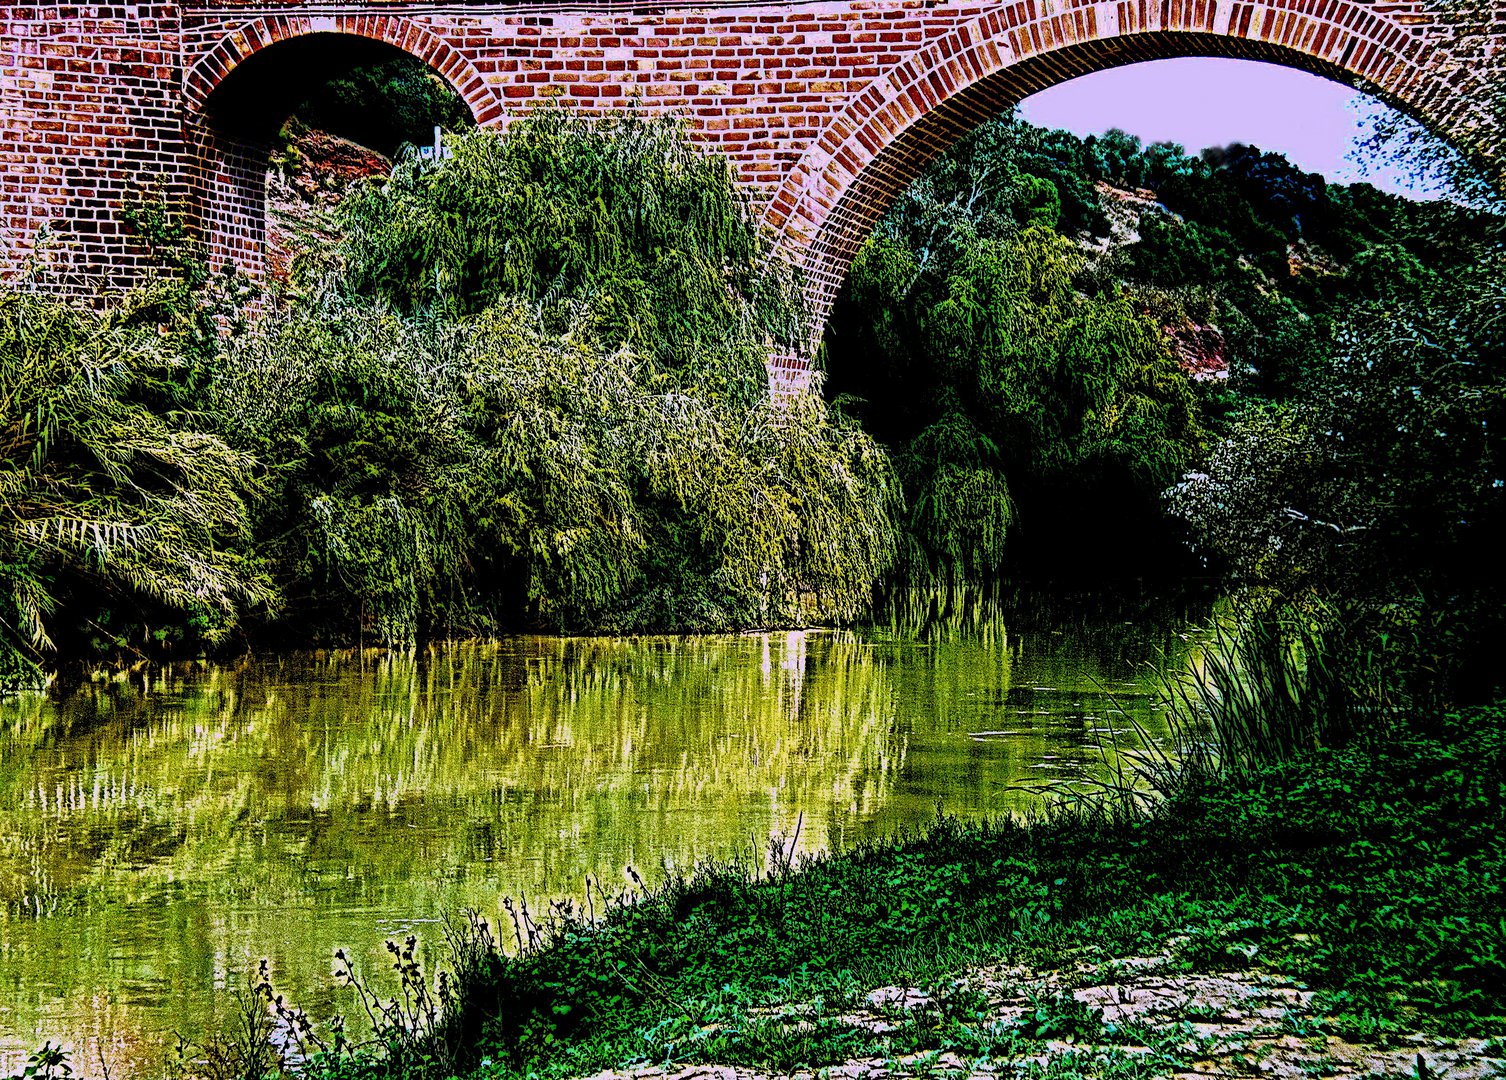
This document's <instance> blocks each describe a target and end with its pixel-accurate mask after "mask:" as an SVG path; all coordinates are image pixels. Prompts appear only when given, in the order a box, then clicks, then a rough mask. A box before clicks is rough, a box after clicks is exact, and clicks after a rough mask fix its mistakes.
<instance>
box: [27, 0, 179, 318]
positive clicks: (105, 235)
mask: <svg viewBox="0 0 1506 1080" xmlns="http://www.w3.org/2000/svg"><path fill="white" fill-rule="evenodd" d="M181 27H182V17H181V13H180V11H179V8H178V6H177V5H175V4H129V5H116V6H104V5H70V6H63V5H57V4H45V5H30V6H25V7H9V6H6V7H0V228H3V230H4V233H3V236H4V239H3V244H0V271H10V272H13V271H14V270H16V269H17V268H18V267H19V266H20V265H21V264H22V263H23V261H24V259H25V256H26V253H27V252H28V251H29V250H31V248H32V245H33V243H34V241H35V239H36V237H37V234H38V232H39V231H40V230H41V229H42V228H43V226H48V227H49V228H50V231H51V232H52V233H53V234H54V236H55V238H56V244H57V246H56V247H55V249H54V251H53V254H52V257H51V262H52V263H53V264H54V265H55V266H56V267H57V269H58V270H59V272H60V273H61V275H62V278H61V280H62V281H63V282H64V283H66V284H68V285H69V286H71V287H74V288H81V287H82V288H88V287H90V286H92V285H93V284H95V283H105V284H107V283H114V282H118V281H120V280H126V279H129V278H130V277H132V276H133V275H134V274H135V273H136V272H137V270H138V269H139V267H140V266H141V264H142V262H143V261H144V258H145V255H144V253H143V252H142V251H141V250H140V248H139V246H138V245H136V244H135V243H133V242H132V240H131V238H130V237H128V236H127V235H126V234H125V230H124V227H123V225H122V224H121V221H120V217H119V207H120V204H121V202H122V200H123V199H125V198H127V197H129V196H130V195H131V194H132V193H133V192H137V191H139V190H141V189H142V187H143V186H147V185H157V184H158V183H159V182H160V185H161V186H162V187H163V188H164V190H165V191H166V192H167V193H168V194H169V195H173V196H178V197H181V196H182V195H183V194H184V193H185V186H184V185H185V183H186V176H187V172H186V168H185V160H186V159H185V154H184V144H183V139H182V132H183V122H182V100H183V97H182V91H181V85H182V43H181V37H180V33H181Z"/></svg>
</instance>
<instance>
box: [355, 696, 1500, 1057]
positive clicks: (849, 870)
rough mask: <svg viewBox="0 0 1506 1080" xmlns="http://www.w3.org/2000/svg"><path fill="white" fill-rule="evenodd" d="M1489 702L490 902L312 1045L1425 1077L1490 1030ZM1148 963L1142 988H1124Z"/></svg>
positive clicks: (1495, 727)
mask: <svg viewBox="0 0 1506 1080" xmlns="http://www.w3.org/2000/svg"><path fill="white" fill-rule="evenodd" d="M1503 719H1506V713H1503V711H1502V710H1501V709H1500V708H1491V709H1480V710H1475V711H1472V712H1469V713H1466V714H1464V715H1462V716H1455V717H1450V718H1448V719H1446V720H1443V721H1439V722H1438V723H1437V724H1434V725H1429V726H1428V728H1427V729H1426V730H1414V731H1411V732H1406V733H1400V734H1397V735H1395V736H1393V737H1392V738H1390V739H1388V740H1387V741H1385V742H1383V743H1378V744H1376V745H1373V746H1369V747H1356V748H1353V749H1349V750H1346V751H1343V752H1336V751H1320V752H1316V753H1311V754H1307V755H1304V756H1302V757H1300V758H1298V759H1296V760H1294V761H1292V762H1289V763H1286V764H1283V765H1280V766H1275V767H1271V768H1268V769H1265V770H1263V771H1260V772H1258V773H1257V774H1255V775H1254V776H1252V777H1251V778H1250V779H1248V780H1246V781H1243V782H1240V783H1237V784H1231V785H1224V786H1219V787H1204V788H1189V789H1187V790H1183V791H1181V792H1178V793H1176V794H1175V795H1174V796H1173V797H1172V798H1171V799H1170V800H1169V801H1167V802H1166V803H1165V804H1164V805H1163V806H1161V807H1160V808H1159V809H1158V810H1157V811H1156V812H1155V813H1154V814H1153V815H1151V816H1149V817H1145V818H1138V819H1134V820H1115V819H1113V818H1111V817H1109V816H1105V815H1102V814H1094V813H1092V812H1091V811H1088V810H1084V809H1081V808H1080V809H1078V810H1077V811H1065V810H1063V811H1059V812H1056V813H1053V814H1049V815H1044V816H1041V817H1038V818H1036V819H1034V820H1030V821H1025V822H1015V821H1000V822H996V823H992V824H968V823H963V822H958V821H955V820H951V819H941V820H938V821H937V823H936V824H935V825H934V826H933V827H932V828H931V829H929V830H928V831H927V832H925V833H924V834H923V835H919V836H914V837H910V838H905V839H901V840H899V841H896V842H892V843H886V844H875V845H869V846H864V847H860V848H857V849H855V850H851V851H848V852H846V853H844V854H840V855H836V856H831V857H827V858H821V859H816V860H812V861H809V862H806V863H804V864H801V865H798V866H797V865H792V864H791V862H790V861H789V860H786V859H782V858H781V857H780V856H779V854H778V849H777V848H776V849H775V850H773V851H772V852H771V859H770V865H769V867H767V868H760V869H759V871H758V873H756V874H753V873H750V868H749V867H747V866H741V865H725V864H722V865H706V866H703V867H701V868H700V869H699V870H697V871H696V872H695V873H693V874H689V875H684V876H680V877H675V878H672V879H671V880H669V881H667V882H665V883H663V884H661V885H659V886H657V887H654V888H647V889H644V890H642V891H641V892H640V893H639V894H638V895H636V896H633V897H630V898H627V899H625V900H623V899H611V898H609V897H607V896H605V895H601V894H600V893H598V895H597V896H596V897H595V898H594V899H592V900H591V901H590V902H588V904H587V905H586V906H585V907H584V908H582V907H580V906H569V905H566V906H557V907H555V908H554V909H552V910H551V911H549V912H547V913H544V914H542V915H539V914H533V915H529V914H526V913H524V912H523V911H522V910H521V909H519V914H518V919H517V923H516V927H515V933H516V935H517V940H518V942H519V943H521V944H523V945H524V946H525V948H524V949H523V951H522V954H521V955H519V956H514V957H509V956H506V955H504V954H503V953H502V952H501V951H499V950H497V949H496V948H494V947H491V946H490V945H489V944H487V943H486V942H485V941H482V940H480V939H478V938H477V937H476V935H475V933H474V931H472V932H470V933H468V934H462V935H461V939H462V949H461V957H462V960H463V964H462V970H461V972H460V977H459V979H458V981H457V982H455V983H452V984H450V985H451V988H452V989H451V993H452V995H453V997H452V999H451V1002H452V1004H451V1008H450V1009H449V1011H448V1013H447V1014H446V1017H445V1018H444V1019H443V1020H440V1021H436V1022H434V1023H432V1024H429V1025H427V1026H425V1025H420V1027H424V1028H425V1030H423V1031H422V1032H421V1033H419V1034H418V1035H416V1036H407V1037H404V1036H402V1035H401V1033H400V1032H399V1031H398V1029H397V1028H396V1027H394V1028H392V1029H390V1030H389V1031H388V1036H389V1039H390V1041H389V1046H388V1052H387V1053H385V1054H383V1055H382V1056H381V1058H380V1060H374V1059H370V1058H367V1059H364V1060H361V1059H359V1058H354V1059H353V1058H351V1057H350V1056H349V1055H348V1054H342V1055H340V1056H339V1057H338V1059H337V1060H329V1061H326V1065H327V1067H328V1069H329V1071H330V1072H331V1073H332V1074H334V1073H339V1074H342V1075H348V1074H349V1072H350V1071H351V1069H352V1068H353V1067H359V1068H358V1071H361V1072H366V1073H368V1074H370V1075H384V1076H415V1077H416V1076H429V1075H435V1076H441V1075H451V1074H472V1075H477V1076H525V1075H526V1076H535V1077H539V1078H543V1080H548V1078H565V1077H575V1076H589V1075H593V1074H599V1073H603V1072H611V1071H619V1070H631V1069H635V1068H637V1069H638V1070H639V1071H640V1072H641V1071H642V1067H643V1066H652V1067H654V1068H656V1069H658V1070H662V1071H664V1072H670V1073H672V1072H674V1071H676V1070H677V1069H682V1068H684V1067H686V1066H692V1065H703V1066H717V1067H719V1068H726V1069H733V1070H743V1071H745V1072H747V1073H748V1074H750V1075H773V1074H779V1075H787V1074H792V1073H797V1072H810V1071H813V1070H821V1069H830V1068H832V1067H839V1069H838V1071H839V1072H840V1073H843V1074H846V1075H858V1074H861V1075H870V1074H871V1073H872V1071H873V1069H874V1068H875V1063H878V1065H877V1067H879V1068H882V1069H883V1070H886V1071H891V1072H894V1071H897V1072H908V1073H916V1072H924V1073H934V1072H938V1071H957V1072H964V1073H966V1072H988V1071H991V1070H993V1071H1013V1072H1024V1073H1028V1074H1044V1075H1077V1074H1081V1075H1104V1076H1150V1075H1167V1074H1171V1073H1178V1072H1192V1071H1199V1070H1200V1069H1201V1068H1206V1067H1208V1066H1207V1063H1208V1062H1214V1063H1215V1064H1214V1067H1215V1068H1216V1069H1218V1070H1223V1069H1225V1067H1227V1068H1228V1069H1230V1070H1232V1071H1243V1070H1246V1069H1248V1070H1249V1071H1254V1072H1259V1071H1262V1069H1261V1067H1260V1061H1261V1060H1262V1059H1270V1060H1273V1061H1274V1060H1285V1061H1286V1062H1287V1066H1288V1067H1287V1068H1284V1069H1283V1070H1278V1071H1289V1072H1292V1073H1293V1074H1294V1075H1295V1074H1307V1075H1340V1074H1347V1073H1359V1074H1368V1073H1370V1072H1375V1071H1381V1072H1387V1071H1393V1070H1394V1069H1395V1068H1398V1067H1399V1063H1403V1062H1411V1063H1412V1065H1411V1071H1412V1072H1413V1073H1414V1074H1415V1075H1419V1076H1432V1075H1436V1074H1437V1073H1438V1071H1439V1070H1441V1068H1442V1067H1443V1066H1444V1065H1445V1064H1447V1061H1446V1060H1445V1059H1446V1058H1447V1055H1448V1054H1455V1055H1462V1057H1459V1058H1458V1061H1456V1062H1455V1064H1459V1062H1461V1061H1464V1059H1468V1061H1469V1062H1472V1064H1469V1065H1468V1067H1467V1068H1466V1070H1465V1071H1466V1072H1469V1071H1471V1070H1473V1071H1475V1072H1478V1073H1480V1074H1482V1075H1483V1074H1485V1073H1487V1072H1489V1071H1490V1070H1491V1069H1496V1070H1499V1068H1500V1065H1499V1062H1498V1059H1499V1058H1500V1057H1501V1056H1503V1055H1506V1048H1503V1043H1502V1041H1501V1034H1502V1032H1503V1031H1506V1019H1503V1017H1506V924H1503V922H1502V921H1501V911H1502V896H1503V893H1502V881H1503V874H1506V838H1503V836H1506V833H1503V828H1502V826H1503V825H1506V797H1503V796H1506V781H1503V778H1506V733H1503V730H1502V729H1503V724H1502V721H1503ZM604 908H605V910H604ZM1230 973H1235V974H1230ZM1152 978H1153V979H1154V980H1155V981H1156V982H1157V983H1158V984H1159V985H1160V986H1161V987H1162V989H1163V990H1167V992H1168V993H1169V994H1170V1000H1171V1004H1169V1005H1168V1004H1167V996H1166V995H1165V994H1163V995H1161V1000H1160V1004H1159V1005H1156V1004H1155V1003H1154V1002H1152V1001H1149V1000H1142V998H1143V997H1144V995H1145V993H1146V992H1148V990H1149V987H1148V985H1147V980H1150V979H1152ZM1220 986H1222V989H1217V988H1218V987H1220ZM885 987H889V988H894V989H890V990H888V991H884V990H883V989H882V988H885ZM905 988H909V989H905ZM1114 988H1117V989H1114ZM876 989H877V990H879V992H878V993H877V994H875V993H874V991H875V990H876ZM913 991H918V992H913ZM1121 991H1122V994H1121ZM1105 995H1112V1000H1111V999H1110V998H1109V997H1107V996H1105ZM1100 998H1102V999H1103V1000H1099V999H1100ZM1141 1005H1144V1006H1145V1007H1144V1008H1141V1007H1140V1006H1141ZM1440 1038H1441V1039H1442V1042H1441V1043H1440V1042H1439V1041H1438V1039H1440ZM1293 1040H1295V1042H1293ZM1419 1040H1421V1041H1419ZM1459 1040H1463V1041H1462V1042H1460V1041H1459ZM1471 1040H1472V1041H1471ZM1341 1044H1342V1045H1341ZM1353 1046H1360V1047H1365V1046H1369V1047H1374V1048H1376V1050H1375V1053H1373V1054H1371V1053H1369V1052H1366V1053H1360V1054H1355V1053H1350V1052H1349V1051H1347V1050H1345V1049H1343V1048H1344V1047H1353ZM1241 1047H1243V1049H1241ZM1419 1053H1421V1054H1422V1055H1423V1061H1422V1064H1420V1065H1419V1064H1418V1063H1417V1061H1416V1055H1417V1054H1419ZM1283 1055H1284V1057H1283ZM1220 1062H1222V1064H1219V1063H1220ZM1430 1062H1431V1063H1430ZM1492 1062H1495V1064H1492ZM895 1063H898V1064H897V1065H896V1064H895ZM1402 1071H1403V1072H1405V1071H1407V1070H1405V1069H1403V1070H1402ZM1450 1075H1454V1074H1453V1073H1451V1074H1450ZM1460 1075H1463V1074H1462V1073H1461V1074H1460Z"/></svg>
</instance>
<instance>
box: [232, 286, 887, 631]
mask: <svg viewBox="0 0 1506 1080" xmlns="http://www.w3.org/2000/svg"><path fill="white" fill-rule="evenodd" d="M560 317H561V316H560V312H559V310H558V309H557V308H556V309H554V310H553V311H552V312H551V314H550V315H549V316H548V317H546V316H544V315H542V314H541V313H540V311H539V309H538V308H537V307H536V306H534V305H531V304H529V303H526V302H524V301H522V300H517V299H514V300H507V301H501V302H498V303H496V304H494V305H492V306H491V307H490V308H488V309H487V310H486V311H484V312H482V313H480V314H478V315H475V316H471V317H467V318H463V319H453V320H452V319H440V318H422V317H411V318H405V317H402V316H399V315H397V314H395V313H392V312H385V311H382V310H381V309H378V308H374V307H371V306H369V305H367V304H364V303H360V302H352V301H348V300H346V299H345V298H344V297H343V296H342V295H341V294H340V293H339V292H338V291H336V290H325V291H322V292H320V293H319V294H318V296H317V298H315V297H313V296H310V297H309V298H308V299H306V300H305V301H304V302H302V303H300V304H297V305H295V306H294V307H292V308H291V309H289V310H288V311H287V312H285V313H284V314H283V315H282V316H281V317H279V318H277V319H275V320H268V321H267V322H266V323H265V324H263V325H262V326H261V327H260V328H259V329H257V330H256V331H254V332H252V333H250V334H248V335H246V336H245V337H244V338H243V339H242V340H241V341H240V342H238V343H237V345H236V346H235V347H234V348H233V349H232V350H230V352H229V353H228V355H227V356H226V357H225V359H224V360H223V362H222V366H221V367H220V368H219V370H218V371H217V373H216V379H215V381H214V388H213V413H214V415H216V416H217V417H219V418H221V422H222V424H223V425H224V427H223V431H224V434H225V437H226V438H227V439H229V440H230V441H231V442H232V443H233V444H234V445H236V446H241V447H244V448H246V449H247V450H250V451H253V452H255V453H256V454H257V455H258V456H260V457H262V458H263V459H264V460H266V461H267V462H268V463H269V465H270V466H271V471H272V474H273V476H274V477H275V484H276V491H275V494H274V496H273V497H272V498H270V499H268V500H267V501H266V502H265V503H264V504H263V506H262V510H261V513H260V515H259V524H258V535H259V538H260V539H259V545H260V550H263V551H264V552H265V554H266V556H267V557H268V558H269V559H270V560H271V561H272V563H273V565H275V566H276V567H277V569H278V572H279V575H280V577H281V578H282V580H283V581H284V588H285V589H286V591H287V593H288V596H289V603H290V614H291V613H293V612H297V613H298V614H299V616H300V619H299V622H300V624H301V625H303V626H304V627H305V628H313V629H316V630H318V631H320V632H323V633H325V634H328V635H331V636H340V635H342V634H343V635H344V636H349V635H351V634H353V633H355V632H356V631H357V630H358V628H361V627H365V628H366V629H365V632H369V633H371V634H372V635H373V636H375V637H376V638H377V639H378V640H381V641H384V642H388V643H406V642H411V641H414V640H415V639H416V638H418V637H421V636H424V635H425V634H428V633H435V632H442V633H450V634H456V633H477V632H487V631H494V630H495V629H497V628H499V627H502V626H508V625H518V624H519V622H520V621H521V622H523V623H524V624H527V625H537V626H546V627H554V628H561V629H571V630H585V629H592V630H618V631H632V630H648V629H655V630H664V629H678V630H711V629H727V628H730V627H735V626H745V625H754V624H757V625H767V624H770V623H784V624H788V623H797V624H803V623H805V622H809V621H812V620H831V619H851V618H853V617H855V616H856V615H857V614H858V613H859V612H860V611H861V610H863V608H864V606H865V604H866V601H867V598H868V596H869V594H870V591H871V589H872V586H873V583H874V580H875V579H876V578H877V576H878V575H879V574H880V573H881V572H882V571H883V569H884V567H885V566H886V564H887V561H888V559H889V558H890V557H891V555H892V551H893V545H894V541H893V538H892V535H891V533H890V525H889V522H890V518H891V514H892V512H893V506H892V503H893V498H894V493H893V490H892V483H891V481H890V480H889V472H888V465H887V462H886V460H885V459H884V457H883V455H882V454H881V453H880V452H879V451H878V449H877V447H875V446H874V445H873V443H872V442H871V440H869V439H868V438H867V437H866V436H864V435H863V434H862V433H861V432H859V431H858V430H856V429H855V428H852V427H851V426H846V425H841V424H837V423H833V422H832V421H831V420H830V419H828V417H827V415H826V410H825V409H824V407H823V406H822V405H821V404H820V402H819V400H817V399H813V398H811V399H807V398H804V397H802V398H796V399H793V400H790V401H785V402H774V401H773V400H771V399H770V398H769V396H768V394H767V391H766V390H765V389H764V387H763V386H762V385H761V384H762V379H761V378H760V379H758V380H757V381H756V382H753V381H752V380H750V379H749V378H748V374H747V372H746V369H745V368H744V367H743V366H742V365H741V364H740V363H739V362H738V360H737V359H735V358H725V359H724V361H723V362H724V363H725V365H726V366H725V367H724V368H723V369H722V377H721V378H716V377H714V376H712V375H710V374H706V372H708V371H709V370H710V365H711V364H712V363H713V362H714V361H715V360H716V358H715V357H712V356H705V357H703V360H702V365H703V367H702V372H703V373H702V374H701V375H700V376H698V377H695V378H692V377H690V376H681V375H674V374H672V373H668V372H665V371H664V370H662V369H661V368H660V367H659V366H658V365H656V364H655V363H653V362H652V361H650V360H647V359H645V358H642V357H639V356H637V355H635V354H633V353H632V352H630V351H628V350H626V349H621V348H607V347H605V346H604V345H602V344H601V343H600V342H599V341H598V340H597V338H596V337H595V329H596V326H595V324H594V323H593V322H592V313H591V312H590V311H588V310H585V309H578V310H577V317H578V320H579V321H578V322H577V323H575V324H574V325H573V326H572V327H571V328H570V329H569V330H568V331H567V332H565V333H557V332H552V330H551V329H550V327H549V326H548V325H547V324H549V323H552V322H557V321H558V320H559V318H560ZM750 383H751V385H750ZM341 628H344V629H343V630H342V629H341Z"/></svg>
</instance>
